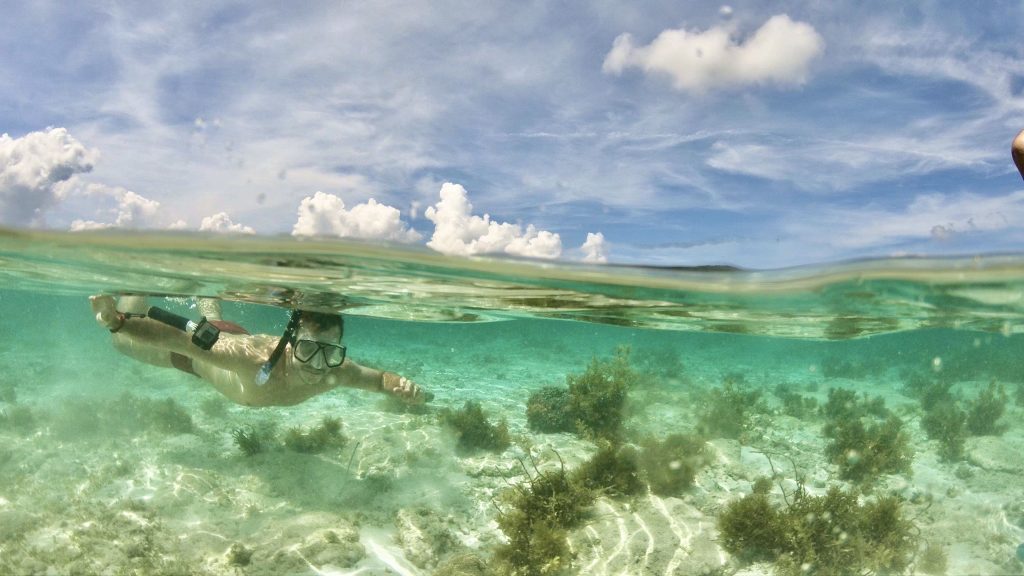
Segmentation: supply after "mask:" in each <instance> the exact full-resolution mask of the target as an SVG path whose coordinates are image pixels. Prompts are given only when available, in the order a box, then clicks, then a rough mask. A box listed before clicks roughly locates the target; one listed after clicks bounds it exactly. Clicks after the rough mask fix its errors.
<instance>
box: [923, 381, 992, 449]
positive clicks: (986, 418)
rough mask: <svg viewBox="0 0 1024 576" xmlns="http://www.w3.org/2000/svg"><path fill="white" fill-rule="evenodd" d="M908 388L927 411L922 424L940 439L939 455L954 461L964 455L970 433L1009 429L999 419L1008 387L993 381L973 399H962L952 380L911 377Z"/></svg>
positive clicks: (932, 438) (927, 432)
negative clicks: (958, 395) (956, 393)
mask: <svg viewBox="0 0 1024 576" xmlns="http://www.w3.org/2000/svg"><path fill="white" fill-rule="evenodd" d="M907 389H908V391H910V392H911V393H912V394H914V395H916V396H917V397H918V401H919V402H920V404H921V409H922V410H923V411H924V414H923V415H922V416H921V428H922V429H923V430H924V431H925V433H926V434H927V435H928V438H929V439H931V440H936V441H938V442H939V456H941V457H942V459H943V460H946V461H949V462H954V461H957V460H960V459H962V458H963V456H964V446H965V443H966V441H967V437H968V436H999V435H1001V434H1002V433H1003V432H1005V431H1006V430H1007V426H1006V425H1005V424H1003V423H1001V422H1000V418H1002V416H1003V413H1004V412H1005V411H1006V403H1007V401H1008V400H1009V396H1008V394H1007V393H1006V389H1005V387H1003V386H1002V385H1000V384H997V383H996V382H994V381H993V382H990V383H989V385H988V387H986V388H985V389H984V390H982V391H981V392H980V393H979V394H978V396H977V397H976V398H975V399H974V400H972V401H961V399H959V398H958V397H957V396H956V395H955V394H953V391H952V382H950V381H949V380H938V379H934V380H927V379H924V378H921V377H916V378H915V377H911V379H910V380H909V382H908V384H907Z"/></svg>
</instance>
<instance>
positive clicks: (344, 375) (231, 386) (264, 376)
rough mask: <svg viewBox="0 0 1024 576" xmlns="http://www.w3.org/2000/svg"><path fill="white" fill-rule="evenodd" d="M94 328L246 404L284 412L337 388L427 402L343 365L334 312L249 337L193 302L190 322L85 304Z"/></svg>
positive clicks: (140, 302)
mask: <svg viewBox="0 0 1024 576" xmlns="http://www.w3.org/2000/svg"><path fill="white" fill-rule="evenodd" d="M89 300H90V302H91V304H92V310H93V312H95V313H96V322H98V323H99V324H100V325H101V326H103V327H104V328H107V329H108V330H110V332H111V333H112V334H113V341H114V347H115V348H117V349H118V350H119V351H120V352H122V353H123V354H126V355H128V356H131V357H132V358H135V359H136V360H139V361H141V362H145V363H147V364H152V365H154V366H161V367H167V368H172V367H173V368H177V369H179V370H182V371H184V372H188V373H189V374H193V375H195V376H198V377H199V378H202V379H203V380H206V381H207V382H209V383H210V384H212V385H213V387H214V388H216V389H217V390H218V391H219V392H220V393H221V394H223V395H224V396H227V397H228V398H229V399H230V400H232V401H234V402H236V403H238V404H243V405H246V406H291V405H294V404H298V403H300V402H303V401H305V400H307V399H309V398H311V397H313V396H316V395H318V394H322V393H324V392H327V391H328V390H333V389H334V388H338V387H347V388H361V389H363V390H369V391H372V392H381V393H384V394H389V395H391V396H394V397H395V398H398V399H400V400H402V401H404V402H406V403H409V404H420V403H423V402H428V401H429V400H430V399H432V398H433V395H432V394H430V393H429V392H424V391H423V390H422V389H421V388H420V387H419V386H417V385H416V384H415V383H413V382H412V380H409V379H408V378H404V377H402V376H399V375H398V374H395V373H394V372H384V371H380V370H375V369H373V368H368V367H366V366H360V365H359V364H356V363H355V362H353V361H352V360H350V359H346V356H345V352H346V349H345V346H343V345H342V344H341V340H342V336H343V335H344V330H345V326H344V321H343V320H342V317H341V316H339V315H337V314H324V313H321V312H312V311H305V310H303V311H298V310H296V311H294V312H292V317H291V320H290V321H289V322H288V327H287V328H286V329H285V333H284V334H283V335H282V336H281V337H280V338H278V337H275V336H271V335H269V334H249V333H248V332H247V331H246V330H245V329H244V328H242V327H241V326H239V325H237V324H234V323H233V322H226V321H224V320H222V319H221V317H220V303H219V302H218V301H217V300H214V299H209V298H205V299H201V300H200V302H199V309H200V311H201V312H202V313H203V314H204V319H203V320H202V321H201V322H199V323H195V322H192V321H189V320H188V319H186V318H182V317H181V316H177V315H176V314H173V313H170V312H167V311H166V310H162V309H160V308H156V307H150V306H147V305H146V302H145V298H142V297H136V296H126V297H122V298H121V300H120V303H119V305H120V308H121V309H120V310H118V304H117V303H115V302H114V298H113V297H111V296H93V297H91V298H90V299H89Z"/></svg>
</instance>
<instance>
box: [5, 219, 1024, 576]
mask: <svg viewBox="0 0 1024 576" xmlns="http://www.w3.org/2000/svg"><path fill="white" fill-rule="evenodd" d="M0 279H2V281H0V315H2V318H3V322H2V330H3V339H2V342H3V346H2V348H0V359H2V361H3V367H4V368H3V371H2V373H0V574H58V575H60V574H111V575H120V574H209V575H286V574H296V575H298V574H303V575H305V574H309V575H332V576H335V575H336V576H341V575H355V574H365V575H368V576H369V575H384V574H400V575H414V574H423V575H436V576H452V575H463V576H469V575H491V574H494V575H529V576H534V575H560V574H606V575H612V574H614V575H620V574H630V575H673V574H678V575H701V574H707V575H712V574H714V575H727V574H728V575H732V574H736V575H747V576H752V575H756V574H778V575H804V574H932V575H941V574H950V575H955V574H1021V573H1024V481H1022V480H1021V477H1022V474H1024V360H1022V353H1024V255H1020V254H1002V255H990V256H979V257H975V258H960V259H952V258H951V259H942V258H935V259H919V258H918V259H914V258H895V259H885V260H868V261H855V262H844V263H837V264H834V265H830V266H817V267H807V268H793V269H786V270H777V271H747V270H737V269H732V268H729V267H706V268H676V269H671V268H645V267H626V266H607V265H606V266H588V265H581V264H572V263H552V262H543V263H538V262H533V261H525V260H509V259H494V258H454V257H450V256H443V255H440V254H437V253H434V252H431V251H429V250H427V249H415V248H408V247H402V248H398V247H394V246H389V245H381V244H364V243H355V242H340V241H332V242H327V241H314V240H307V241H301V240H296V239H292V238H280V239H277V238H265V237H264V238H259V237H246V238H234V237H223V236H217V237H210V236H199V235H185V234H182V235H168V234H99V233H86V234H69V233H56V232H53V233H50V232H29V231H0ZM99 294H104V295H110V296H114V297H118V296H123V295H133V296H140V295H145V296H147V298H148V299H147V305H151V306H155V307H157V308H159V309H162V310H164V311H166V312H168V313H170V314H172V315H177V316H180V317H184V318H187V319H189V320H191V321H193V322H199V321H200V319H201V317H202V316H204V311H205V310H207V309H206V308H204V307H203V306H204V305H203V302H204V301H209V299H217V300H219V302H220V306H221V313H222V316H223V319H224V320H226V321H230V322H233V323H235V324H237V325H239V326H241V327H244V329H245V330H246V331H248V332H249V333H251V334H253V335H260V334H263V335H266V336H265V337H262V338H263V340H260V342H266V343H269V348H274V346H273V344H274V343H277V342H278V341H279V340H281V341H284V340H286V339H282V338H281V336H282V334H284V333H285V331H286V328H287V327H288V326H289V325H290V321H289V318H290V316H289V313H290V311H291V310H294V309H301V310H311V311H319V312H329V313H341V314H343V317H344V337H343V339H342V343H343V344H344V346H345V347H346V350H345V354H346V356H345V358H344V364H342V366H341V367H340V368H338V370H343V369H344V367H345V366H352V365H354V364H353V363H356V364H357V365H361V366H364V367H368V368H371V369H375V370H380V371H386V372H384V374H385V376H380V378H381V383H382V384H381V386H383V387H384V388H386V391H385V390H381V389H373V388H372V387H369V388H368V387H366V386H362V387H352V386H353V385H352V384H351V383H345V382H342V383H341V384H340V385H338V386H337V387H333V388H332V389H324V390H320V389H319V388H318V389H317V390H316V391H311V392H310V393H308V394H305V396H304V397H303V398H302V401H295V402H291V403H290V404H289V405H271V406H256V405H245V403H239V402H237V401H233V400H232V399H231V398H230V397H229V394H227V393H223V391H221V389H220V388H219V387H218V386H215V385H213V384H211V383H210V382H209V381H208V378H206V377H202V376H201V377H197V374H196V373H194V372H193V373H188V371H186V370H183V369H181V368H180V366H179V367H177V368H178V369H176V366H177V365H175V366H172V365H170V364H168V363H167V362H164V365H158V364H159V363H156V364H154V363H146V362H143V361H139V360H137V359H135V358H132V357H129V353H130V352H131V350H130V348H131V346H130V344H125V342H127V340H125V339H127V338H131V337H132V336H131V335H132V334H133V332H132V330H133V329H134V330H138V326H144V325H148V324H147V323H155V322H157V320H155V319H154V318H155V316H154V315H153V313H152V312H151V313H150V315H149V317H148V318H136V317H133V316H131V315H129V316H127V317H124V318H117V317H116V315H115V316H114V320H110V323H108V324H107V325H103V323H102V322H98V321H97V317H96V315H97V312H96V309H97V308H96V304H95V302H94V303H93V304H91V303H90V298H89V297H90V296H92V295H99ZM136 300H139V299H136ZM125 301H126V300H122V302H125ZM127 311H128V310H125V309H121V312H127ZM118 322H120V324H118ZM132 325H134V326H135V328H132V329H129V330H126V332H125V333H124V334H111V332H110V331H108V329H110V330H119V329H120V328H121V327H122V326H132ZM165 328H166V327H165ZM166 329H167V330H171V329H170V328H166ZM188 330H189V331H194V332H196V333H198V329H196V328H195V325H194V324H192V325H189V327H188ZM184 336H185V335H183V337H184ZM140 338H141V336H140ZM220 338H221V340H220V341H218V342H215V343H213V344H212V348H211V350H210V351H206V350H203V351H202V352H198V351H190V350H191V349H189V350H178V352H180V353H181V354H183V355H185V356H192V355H193V352H194V355H195V358H197V359H198V360H196V361H197V362H199V361H201V359H202V358H204V357H205V356H203V354H214V353H216V352H217V351H218V346H227V345H228V344H230V343H231V342H241V341H243V339H245V338H253V337H251V336H244V335H236V334H232V335H224V334H222V335H221V336H220ZM256 338H259V337H258V336H257V337H256ZM192 342H197V340H192ZM295 342H300V340H296V341H295ZM115 344H118V346H116V347H115ZM194 345H195V346H196V347H197V348H196V350H198V346H199V344H194ZM293 345H294V346H297V344H294V342H293V344H290V345H289V346H293ZM126 346H127V347H126ZM318 346H319V347H318V348H316V351H315V352H313V353H312V354H313V355H314V357H315V356H316V355H317V354H320V353H321V350H323V358H324V360H325V361H327V360H328V358H329V356H328V353H327V349H326V348H324V345H323V344H322V343H321V344H319V345H318ZM300 350H301V349H300V348H298V347H296V348H295V352H294V353H295V355H296V358H298V356H299V355H300ZM298 361H299V360H287V361H282V362H285V363H286V364H287V363H288V362H298ZM240 370H242V369H240ZM229 371H230V370H229ZM243 371H244V370H243ZM199 372H200V373H203V370H199ZM348 373H349V372H345V374H348ZM370 373H372V374H374V375H376V374H377V372H375V371H374V372H367V374H370ZM389 373H391V374H394V375H398V376H395V377H394V380H395V382H397V381H398V377H399V376H400V377H403V378H405V379H406V380H402V382H403V383H405V384H402V385H403V386H406V385H412V383H414V386H415V390H416V392H415V394H413V393H412V392H410V393H409V395H407V396H403V395H402V394H399V393H395V390H397V388H396V389H392V388H391V387H389V386H387V385H386V384H387V383H388V382H389V379H388V377H386V375H387V374H389ZM250 385H253V386H254V385H255V384H251V383H250V382H249V381H248V380H246V381H245V383H244V386H250ZM240 386H241V385H240ZM409 390H411V388H409ZM314 392H315V393H314Z"/></svg>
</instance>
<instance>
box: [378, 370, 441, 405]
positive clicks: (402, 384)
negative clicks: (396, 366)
mask: <svg viewBox="0 0 1024 576" xmlns="http://www.w3.org/2000/svg"><path fill="white" fill-rule="evenodd" d="M381 388H382V389H383V390H384V393H385V394H390V395H392V396H394V397H395V398H398V399H399V400H402V401H403V402H406V403H408V404H423V403H424V402H430V401H431V400H432V399H433V398H434V395H433V394H431V393H430V392H426V391H424V390H423V389H422V388H420V387H419V386H417V385H416V383H415V382H413V381H412V380H409V379H408V378H406V377H405V376H399V375H398V374H395V373H394V372H385V373H384V375H383V377H382V378H381Z"/></svg>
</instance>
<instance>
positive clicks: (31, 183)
mask: <svg viewBox="0 0 1024 576" xmlns="http://www.w3.org/2000/svg"><path fill="white" fill-rule="evenodd" d="M98 158H99V153H98V152H97V151H96V150H91V149H88V148H86V147H85V146H83V145H82V144H81V143H79V142H78V141H77V140H75V139H74V138H73V137H72V136H71V135H70V134H68V131H67V130H66V129H64V128H50V129H48V130H45V131H40V132H30V133H28V134H26V135H25V136H23V137H21V138H11V137H10V136H8V135H7V134H3V135H0V223H3V224H9V225H14V226H25V225H33V224H40V223H41V222H42V216H43V212H44V211H45V210H46V209H47V208H49V207H51V206H53V205H55V204H56V203H58V202H59V201H60V200H61V199H62V197H63V188H62V187H61V186H60V184H61V183H63V182H66V181H67V180H68V179H70V178H71V177H72V176H74V175H75V174H80V173H83V172H89V171H90V170H92V167H93V164H94V163H95V162H96V160H97V159H98Z"/></svg>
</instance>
